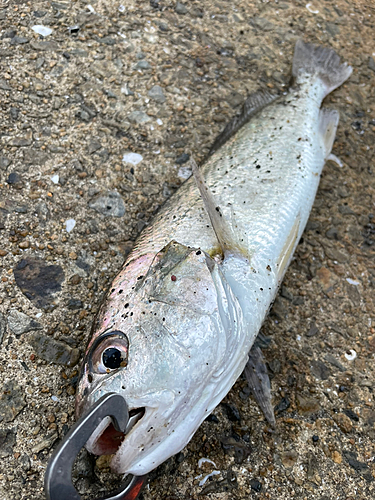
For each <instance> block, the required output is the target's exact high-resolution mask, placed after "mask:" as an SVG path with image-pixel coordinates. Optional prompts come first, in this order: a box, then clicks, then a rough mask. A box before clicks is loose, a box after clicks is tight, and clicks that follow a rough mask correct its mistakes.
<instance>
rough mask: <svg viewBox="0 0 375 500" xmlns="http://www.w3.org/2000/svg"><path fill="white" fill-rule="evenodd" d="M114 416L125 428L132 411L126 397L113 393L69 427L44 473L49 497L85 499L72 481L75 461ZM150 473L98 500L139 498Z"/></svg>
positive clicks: (117, 424) (118, 427) (119, 427)
mask: <svg viewBox="0 0 375 500" xmlns="http://www.w3.org/2000/svg"><path fill="white" fill-rule="evenodd" d="M107 416H109V417H111V418H112V420H113V426H114V427H115V429H116V430H118V431H120V432H125V429H126V426H127V424H128V420H129V412H128V407H127V404H126V401H125V399H124V398H123V397H122V396H120V395H119V394H115V393H109V394H106V395H105V396H103V397H102V398H100V399H99V400H98V401H97V402H96V403H95V404H94V405H93V406H92V407H91V408H90V410H89V411H88V412H87V413H85V414H84V415H83V416H82V417H81V418H80V419H79V420H78V421H77V422H76V423H75V424H74V425H73V426H72V427H71V429H70V430H69V432H68V433H67V434H66V436H65V438H64V439H63V440H62V441H61V443H60V444H59V445H58V447H57V448H56V450H55V451H54V452H53V454H52V457H51V459H50V461H49V463H48V466H47V470H46V474H45V477H44V489H45V492H46V497H47V500H81V496H80V495H79V493H78V492H77V490H76V489H75V487H74V486H73V483H72V467H73V463H74V461H75V459H76V457H77V455H78V453H79V451H80V450H81V448H83V446H84V445H85V444H86V442H87V440H88V439H89V437H90V436H91V434H92V433H93V432H94V430H95V429H96V428H97V427H98V425H99V424H100V422H101V421H102V420H103V418H105V417H107ZM146 478H147V476H133V477H132V479H131V481H130V482H129V483H128V484H126V485H125V486H124V487H122V488H120V489H119V490H116V491H115V492H113V493H111V494H109V495H107V496H105V497H101V498H100V499H98V500H135V499H136V498H137V496H138V494H139V492H140V491H141V489H142V486H143V484H144V483H145V481H146Z"/></svg>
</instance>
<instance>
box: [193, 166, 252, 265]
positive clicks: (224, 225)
mask: <svg viewBox="0 0 375 500" xmlns="http://www.w3.org/2000/svg"><path fill="white" fill-rule="evenodd" d="M191 166H192V170H193V175H194V179H195V182H196V184H197V187H198V189H199V192H200V194H201V197H202V200H203V204H204V207H205V209H206V212H207V214H208V216H209V218H210V221H211V224H212V227H213V230H214V231H215V234H216V238H217V240H218V242H219V245H220V247H221V249H222V251H223V255H224V257H226V256H228V255H230V254H233V253H234V252H238V253H241V254H246V252H244V250H243V249H242V248H241V246H240V245H239V243H238V241H237V238H236V237H235V235H234V233H233V231H232V228H231V226H230V225H229V223H228V221H227V220H226V219H225V217H224V215H223V214H222V212H221V210H220V207H219V206H218V205H217V204H216V203H215V199H214V196H213V194H212V192H211V190H210V188H209V187H208V186H207V184H206V181H205V180H204V177H203V175H202V172H201V171H200V170H199V168H198V165H197V164H196V163H195V160H194V159H193V158H191Z"/></svg>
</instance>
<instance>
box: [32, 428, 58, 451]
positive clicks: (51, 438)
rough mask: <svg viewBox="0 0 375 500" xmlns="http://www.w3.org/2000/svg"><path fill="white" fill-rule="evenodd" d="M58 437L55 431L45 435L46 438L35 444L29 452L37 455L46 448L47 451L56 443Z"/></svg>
mask: <svg viewBox="0 0 375 500" xmlns="http://www.w3.org/2000/svg"><path fill="white" fill-rule="evenodd" d="M58 437H59V435H58V433H57V431H54V432H51V433H49V434H47V436H46V437H45V438H44V439H42V440H41V441H39V442H38V443H37V444H35V445H34V446H33V447H32V448H31V451H32V452H33V453H39V452H41V451H42V450H45V449H46V448H47V449H49V448H51V446H52V445H53V443H54V442H55V441H56V439H57V438H58Z"/></svg>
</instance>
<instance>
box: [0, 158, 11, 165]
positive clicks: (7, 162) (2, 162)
mask: <svg viewBox="0 0 375 500" xmlns="http://www.w3.org/2000/svg"><path fill="white" fill-rule="evenodd" d="M9 165H10V160H9V158H7V157H6V156H0V168H7V167H9Z"/></svg>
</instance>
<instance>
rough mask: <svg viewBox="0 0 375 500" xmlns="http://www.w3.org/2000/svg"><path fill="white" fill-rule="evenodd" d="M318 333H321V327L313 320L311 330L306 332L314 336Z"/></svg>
mask: <svg viewBox="0 0 375 500" xmlns="http://www.w3.org/2000/svg"><path fill="white" fill-rule="evenodd" d="M317 333H319V328H318V327H317V326H316V324H315V323H314V322H312V323H311V325H310V328H309V331H308V332H307V333H306V337H314V336H315V335H316V334H317Z"/></svg>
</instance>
